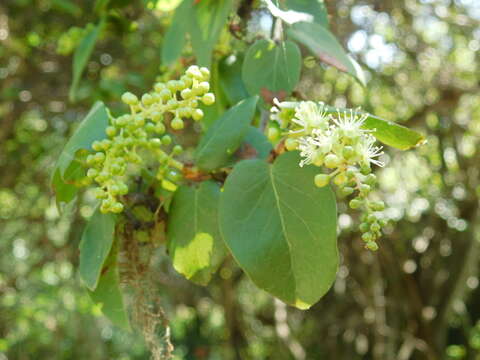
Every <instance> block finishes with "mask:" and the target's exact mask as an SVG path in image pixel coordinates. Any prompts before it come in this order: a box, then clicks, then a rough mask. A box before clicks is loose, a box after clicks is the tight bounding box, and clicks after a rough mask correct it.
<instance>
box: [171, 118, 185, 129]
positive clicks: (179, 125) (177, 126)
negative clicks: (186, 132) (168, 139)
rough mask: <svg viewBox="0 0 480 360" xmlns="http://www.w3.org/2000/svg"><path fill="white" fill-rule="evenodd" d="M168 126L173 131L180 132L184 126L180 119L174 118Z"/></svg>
mask: <svg viewBox="0 0 480 360" xmlns="http://www.w3.org/2000/svg"><path fill="white" fill-rule="evenodd" d="M170 126H171V127H172V129H173V130H181V129H183V127H184V126H185V124H184V123H183V120H182V119H180V118H178V117H176V118H174V119H173V120H172V122H171V123H170Z"/></svg>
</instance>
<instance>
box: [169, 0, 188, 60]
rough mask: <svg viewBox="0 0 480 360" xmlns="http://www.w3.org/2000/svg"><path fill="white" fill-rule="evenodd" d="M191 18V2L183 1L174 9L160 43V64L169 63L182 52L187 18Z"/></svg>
mask: <svg viewBox="0 0 480 360" xmlns="http://www.w3.org/2000/svg"><path fill="white" fill-rule="evenodd" d="M191 18H192V3H191V1H189V0H186V1H183V2H182V3H181V4H180V5H179V6H178V7H177V8H176V10H175V14H174V15H173V19H172V23H171V24H170V27H169V28H168V30H167V32H166V34H165V38H164V40H163V45H162V64H163V65H170V64H172V63H173V62H175V60H177V59H178V58H179V57H180V55H181V54H182V50H183V47H184V45H185V36H186V34H187V28H188V26H187V24H188V21H187V19H191Z"/></svg>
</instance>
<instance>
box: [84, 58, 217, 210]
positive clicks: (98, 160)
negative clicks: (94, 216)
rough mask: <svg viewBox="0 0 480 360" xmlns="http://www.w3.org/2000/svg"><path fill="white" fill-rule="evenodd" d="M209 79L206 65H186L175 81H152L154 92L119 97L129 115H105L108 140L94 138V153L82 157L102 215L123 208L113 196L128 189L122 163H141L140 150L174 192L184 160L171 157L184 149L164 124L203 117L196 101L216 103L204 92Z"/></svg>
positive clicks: (178, 126)
mask: <svg viewBox="0 0 480 360" xmlns="http://www.w3.org/2000/svg"><path fill="white" fill-rule="evenodd" d="M209 78H210V72H209V70H208V69H207V68H204V67H202V68H199V67H198V66H190V67H189V68H188V69H187V71H186V73H185V75H183V76H182V77H181V78H180V80H170V81H167V82H166V83H161V82H159V83H157V84H155V86H154V91H152V92H150V93H146V94H144V95H143V96H142V97H141V100H139V99H138V98H137V96H135V95H134V94H132V93H130V92H126V93H124V94H123V95H122V101H123V102H124V103H125V104H127V105H129V106H130V114H125V115H121V116H119V117H116V118H115V117H113V116H110V126H108V127H107V128H106V134H107V137H108V138H107V139H105V140H102V141H95V142H94V143H93V144H92V149H93V150H94V151H95V153H94V154H91V155H89V156H88V157H87V165H88V166H89V167H90V168H89V170H88V172H87V176H88V177H89V178H91V179H93V180H95V182H97V183H98V185H99V187H98V188H97V190H96V191H97V193H96V196H97V198H99V199H102V204H101V207H100V210H101V211H102V212H103V213H106V212H113V213H120V212H122V211H123V204H122V203H121V202H120V201H119V200H118V197H119V196H121V195H125V194H127V193H128V186H127V184H126V182H125V175H126V171H127V165H129V164H142V163H143V161H144V160H143V158H142V157H141V156H140V155H139V154H138V151H139V150H142V149H147V150H149V151H150V152H151V153H152V154H153V156H154V157H155V161H157V162H158V164H159V167H158V171H157V173H156V178H157V179H158V180H159V181H160V183H161V186H162V187H163V188H164V189H166V190H169V191H175V190H176V188H177V185H176V184H175V182H176V181H178V180H179V179H181V170H182V168H183V164H182V163H181V162H179V161H178V160H176V159H175V158H174V156H176V155H179V154H180V153H181V152H182V151H183V149H182V147H181V146H180V145H173V144H172V137H171V136H170V135H168V134H166V129H167V128H166V126H165V123H166V122H167V121H168V120H169V119H170V127H171V128H172V129H174V130H180V129H183V127H184V119H185V118H192V119H193V120H195V121H199V120H200V119H202V118H203V112H202V110H201V109H199V108H198V105H199V101H201V102H202V103H204V104H205V105H211V104H213V103H214V102H215V96H214V95H213V94H212V93H209V92H208V91H209V89H210V85H209V83H208V80H209ZM167 114H168V115H167Z"/></svg>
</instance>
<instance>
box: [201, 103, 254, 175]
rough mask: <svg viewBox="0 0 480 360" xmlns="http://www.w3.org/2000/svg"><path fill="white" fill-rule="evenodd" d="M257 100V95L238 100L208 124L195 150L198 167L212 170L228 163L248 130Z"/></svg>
mask: <svg viewBox="0 0 480 360" xmlns="http://www.w3.org/2000/svg"><path fill="white" fill-rule="evenodd" d="M257 101H258V97H257V96H253V97H250V98H248V99H245V100H242V101H240V102H239V103H238V104H237V105H235V106H233V107H232V108H230V109H229V110H228V111H226V112H225V113H224V114H223V115H222V116H221V117H220V118H219V119H217V120H216V121H215V122H214V123H213V124H212V126H210V128H209V129H208V131H207V133H206V134H205V135H204V136H203V138H202V140H201V141H200V144H199V145H198V147H197V150H196V152H195V161H196V163H197V165H198V167H199V168H200V169H202V170H205V171H213V170H216V169H218V168H220V167H222V166H224V165H225V164H227V163H228V160H229V159H230V157H231V156H232V155H233V153H234V152H235V151H236V150H237V149H238V147H239V146H240V145H241V143H242V141H243V139H244V137H245V135H246V134H247V132H248V128H249V125H250V123H251V121H252V118H253V115H254V114H255V107H256V105H257Z"/></svg>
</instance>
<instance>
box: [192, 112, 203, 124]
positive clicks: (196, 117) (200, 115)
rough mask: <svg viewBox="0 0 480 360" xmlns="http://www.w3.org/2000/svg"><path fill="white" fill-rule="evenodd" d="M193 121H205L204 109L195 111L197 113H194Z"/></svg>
mask: <svg viewBox="0 0 480 360" xmlns="http://www.w3.org/2000/svg"><path fill="white" fill-rule="evenodd" d="M192 119H193V120H195V121H199V120H201V119H203V111H202V109H195V111H194V112H193V113H192Z"/></svg>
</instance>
